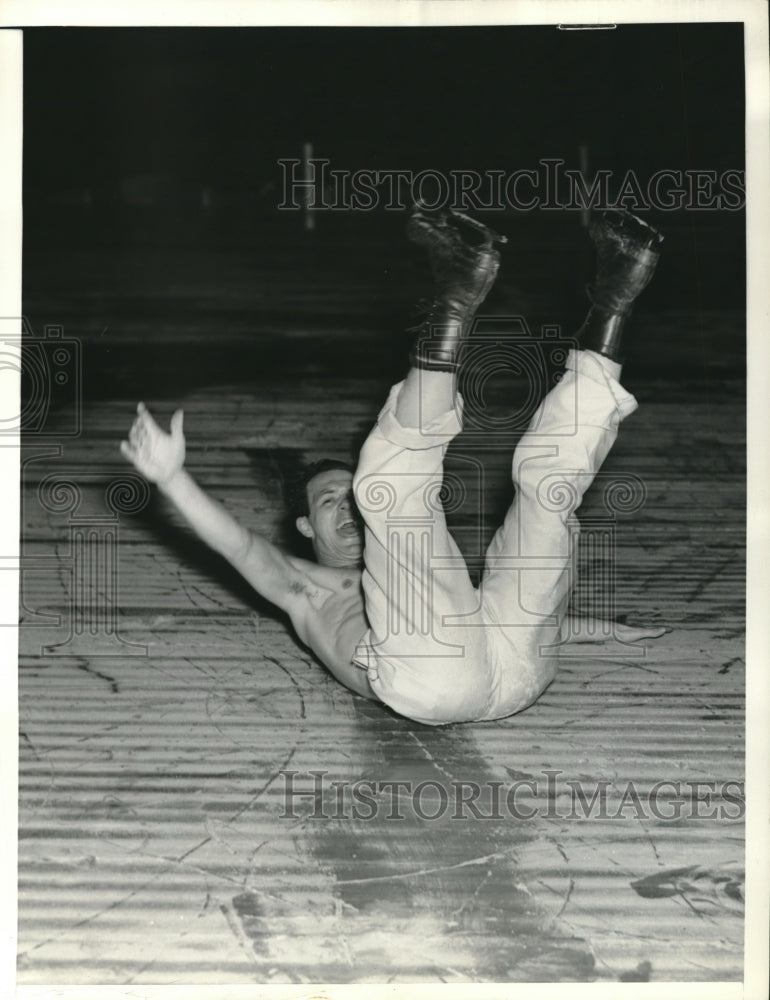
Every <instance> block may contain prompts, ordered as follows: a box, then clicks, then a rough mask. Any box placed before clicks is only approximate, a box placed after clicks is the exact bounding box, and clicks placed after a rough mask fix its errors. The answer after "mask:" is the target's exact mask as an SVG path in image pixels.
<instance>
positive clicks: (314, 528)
mask: <svg viewBox="0 0 770 1000" xmlns="http://www.w3.org/2000/svg"><path fill="white" fill-rule="evenodd" d="M409 235H410V238H411V239H413V240H414V241H415V242H417V243H419V244H421V245H422V246H424V247H425V248H426V249H427V252H428V254H429V257H430V262H431V266H432V270H433V275H434V281H435V296H434V300H433V305H432V307H431V311H430V314H429V315H428V317H427V319H426V321H425V324H424V327H423V332H422V335H418V338H417V342H416V344H415V347H414V349H413V351H412V354H411V357H410V362H411V367H410V370H409V372H408V374H407V376H406V379H405V380H404V381H403V382H401V383H399V384H398V385H396V386H394V387H393V389H392V390H391V392H390V395H389V396H388V399H387V401H386V403H385V406H384V407H383V409H382V411H381V412H380V415H379V417H378V418H377V422H376V424H375V426H374V428H373V430H372V432H371V433H370V435H369V437H368V439H367V441H366V443H365V444H364V447H363V449H362V451H361V455H360V458H359V462H358V467H357V469H356V470H355V473H354V472H353V471H352V470H351V469H350V468H348V467H346V466H345V465H344V463H338V462H330V461H326V462H321V463H316V464H315V465H314V466H310V467H309V468H308V470H307V475H306V476H305V479H304V481H303V482H302V484H301V496H300V501H301V505H302V506H301V509H299V510H298V512H297V513H298V515H299V516H298V517H297V520H296V525H297V529H298V530H299V531H300V532H301V533H302V534H303V535H304V536H306V537H307V538H308V539H310V541H311V543H312V546H313V551H314V553H315V558H316V561H315V562H312V561H309V560H306V559H300V558H297V557H295V556H293V555H291V554H289V553H286V552H284V551H283V550H281V549H279V548H278V547H276V546H275V545H274V544H273V543H272V542H270V541H269V540H268V539H267V538H264V537H263V536H261V535H257V534H255V533H254V532H252V531H250V530H249V529H248V528H245V527H244V526H243V525H241V524H239V523H238V522H237V521H236V520H235V519H234V518H233V517H232V516H231V515H230V514H229V513H228V512H227V511H226V510H225V509H224V507H222V506H221V505H220V504H219V503H218V502H216V501H215V500H213V499H212V498H211V497H209V496H207V494H206V493H204V492H203V490H201V488H200V487H199V486H198V485H197V484H196V482H195V481H194V480H193V478H192V476H191V475H190V474H189V472H187V470H186V469H185V468H184V459H185V440H184V435H183V433H182V412H181V411H177V412H176V413H175V414H174V416H173V417H172V419H171V433H170V434H167V433H165V432H164V431H162V430H161V429H160V428H159V427H158V425H157V424H156V422H155V421H154V420H153V418H152V416H151V415H150V413H149V412H148V410H147V409H146V407H145V406H144V405H143V404H142V403H140V404H139V406H138V407H137V417H136V419H135V421H134V423H133V426H132V427H131V430H130V433H129V435H128V441H123V442H122V444H121V451H122V452H123V454H124V455H125V457H126V458H128V459H129V460H130V461H131V462H133V463H134V465H135V466H136V468H137V469H138V470H139V472H141V473H142V474H143V475H144V476H145V477H146V478H147V479H149V480H150V481H151V482H154V483H156V484H157V486H158V488H159V489H160V491H161V492H162V493H163V494H164V495H165V496H166V497H167V498H168V499H169V500H170V501H171V502H172V503H173V504H174V505H175V506H176V508H177V509H178V510H179V512H180V513H181V514H182V515H183V517H184V518H185V519H186V521H187V522H188V523H189V525H190V526H191V527H192V528H193V530H194V531H195V532H196V533H197V534H198V535H199V537H200V538H201V539H202V540H203V541H204V542H206V543H207V544H208V545H209V546H211V547H212V548H213V549H215V550H216V551H217V552H219V553H220V554H221V555H223V556H224V557H225V559H227V560H228V561H229V562H230V563H231V564H232V565H233V566H234V567H235V569H236V570H238V572H239V573H240V574H241V575H242V576H243V577H244V578H245V579H246V580H247V581H248V582H249V583H250V584H251V585H252V587H254V589H255V590H256V591H258V593H260V594H261V595H262V596H263V597H265V598H267V599H268V600H269V601H271V602H272V603H274V604H276V605H277V606H278V607H279V608H281V609H282V610H284V611H285V612H286V613H287V614H288V615H289V617H290V619H291V621H292V624H293V626H294V629H295V630H296V633H297V635H298V636H299V638H300V639H301V640H302V642H303V643H305V644H306V645H307V646H309V647H310V648H311V649H312V650H313V652H314V653H315V654H316V656H317V657H318V659H319V660H321V662H322V663H324V664H325V665H326V667H327V668H328V669H329V671H330V672H331V673H332V674H333V675H334V676H335V677H336V678H337V679H338V680H339V681H341V682H342V683H343V684H345V685H346V686H347V687H349V688H351V689H352V690H353V691H355V692H357V693H358V694H361V695H364V696H366V697H369V698H374V699H378V700H380V701H382V702H384V703H385V704H387V705H389V706H390V707H391V708H393V709H394V710H395V711H397V712H399V713H401V714H402V715H405V716H407V717H409V718H411V719H414V720H416V721H417V722H421V723H425V724H428V725H441V724H444V723H449V722H471V721H482V720H488V719H498V718H502V717H504V716H507V715H511V714H512V713H514V712H519V711H521V710H522V709H524V708H526V707H527V706H528V705H531V704H532V702H534V701H535V700H536V699H537V698H538V697H539V695H540V694H541V693H542V692H543V691H544V690H545V688H546V687H547V686H548V685H549V684H550V682H551V681H552V680H553V678H554V675H555V673H556V669H557V666H558V655H557V650H558V646H559V644H560V643H561V642H562V641H563V639H564V638H565V637H567V638H568V637H569V635H570V632H571V630H570V628H569V626H568V619H567V607H568V604H569V597H570V589H571V586H572V581H573V578H574V577H573V572H572V570H573V566H572V562H573V559H574V541H575V538H576V527H575V526H576V519H575V516H574V512H575V510H576V509H577V507H578V506H579V505H580V503H581V501H582V498H583V494H584V493H585V491H586V489H587V488H588V487H589V485H590V484H591V482H592V480H593V478H594V476H595V475H596V473H597V472H598V471H599V469H600V468H601V465H602V462H603V461H604V459H605V457H606V456H607V453H608V452H609V450H610V448H611V447H612V445H613V442H614V441H615V438H616V436H617V431H618V427H619V424H620V422H621V420H622V419H623V418H624V417H626V416H627V415H628V414H629V413H631V412H632V411H633V410H634V409H635V408H636V401H635V400H634V398H633V397H632V396H631V395H630V394H629V393H628V392H626V390H625V389H623V387H622V386H621V385H620V382H619V377H620V372H621V359H622V353H621V338H622V334H623V329H624V326H625V322H626V319H627V317H628V315H629V313H630V311H631V308H632V306H633V303H634V301H635V299H636V297H637V296H638V294H639V293H640V292H641V291H642V290H643V289H644V287H645V286H646V285H647V283H648V282H649V280H650V279H651V277H652V275H653V272H654V270H655V266H656V264H657V260H658V247H659V244H660V242H661V240H662V237H661V236H660V235H659V234H658V233H657V232H655V230H653V229H652V228H651V227H650V226H648V225H647V224H646V223H644V222H642V221H641V220H639V219H637V218H635V217H634V216H631V215H629V214H628V213H617V212H616V213H608V214H607V215H605V216H604V217H602V218H601V219H598V220H596V221H595V222H594V223H593V224H592V226H591V236H592V239H593V241H594V243H595V244H596V248H597V256H598V266H597V274H596V278H595V281H594V284H593V285H592V287H591V291H590V297H591V301H592V304H591V307H590V309H589V312H588V315H587V317H586V320H585V322H584V324H583V326H582V327H581V329H580V330H579V332H578V334H577V342H578V343H579V345H580V349H579V350H573V351H571V352H570V354H569V356H568V358H567V362H566V370H565V373H564V376H563V377H562V379H561V381H559V382H558V384H557V385H556V386H555V388H553V389H552V390H551V391H550V392H549V393H548V394H547V395H546V396H545V398H544V399H543V401H542V402H541V404H540V407H539V409H538V411H537V412H536V414H535V416H534V417H533V419H532V422H531V424H530V427H529V429H528V430H527V432H526V433H525V434H524V435H523V436H522V438H521V440H520V442H519V444H518V445H517V447H516V450H515V452H514V455H513V482H514V486H515V497H514V500H513V504H512V505H511V508H510V510H509V511H508V513H507V515H506V518H505V521H504V523H503V524H502V526H501V527H500V529H499V530H498V532H497V534H496V535H495V537H494V538H493V540H492V542H491V544H490V546H489V548H488V550H487V553H486V558H485V566H484V572H483V575H482V579H481V583H480V586H479V587H478V588H476V587H474V586H473V584H472V582H471V579H470V576H469V574H468V571H467V568H466V566H465V563H464V562H463V559H462V556H461V554H460V552H459V550H458V548H457V546H456V544H455V542H454V540H453V539H452V537H451V535H450V534H449V532H448V530H447V526H446V521H445V517H444V513H443V510H442V509H441V505H440V502H439V501H438V499H437V498H438V495H439V492H440V487H441V483H442V479H443V461H444V455H445V453H446V450H447V447H448V445H449V443H450V442H451V441H452V439H453V438H454V437H455V436H456V435H457V434H458V433H459V431H460V429H461V420H462V409H463V401H462V398H461V397H460V395H459V394H458V392H457V386H456V375H457V368H458V359H459V355H460V353H461V348H462V345H463V341H464V338H465V337H466V336H467V334H468V332H469V331H470V327H471V323H472V320H473V318H474V315H475V312H476V310H477V308H478V307H479V305H480V304H481V303H482V302H483V300H484V298H485V296H486V295H487V293H488V292H489V290H490V288H491V286H492V284H493V282H494V280H495V277H496V274H497V269H498V266H499V253H498V251H497V249H496V243H498V242H501V237H499V236H497V235H496V234H495V233H493V232H492V231H491V230H489V229H488V228H487V227H485V226H483V225H482V224H481V223H479V222H476V221H475V220H473V219H470V218H468V217H467V216H465V215H462V214H460V213H456V212H444V211H442V212H435V213H434V212H426V211H424V210H421V209H419V208H418V209H416V210H415V211H414V213H413V215H412V217H411V219H410V222H409ZM554 482H558V483H560V484H563V486H564V488H565V490H566V492H565V494H564V495H566V496H568V497H569V498H570V500H569V503H568V504H566V505H565V504H562V505H561V507H560V508H559V507H558V505H553V504H545V503H544V502H543V494H542V490H543V487H544V484H547V483H554ZM555 507H556V508H558V509H555ZM362 521H363V533H362V528H361V522H362ZM399 524H403V525H410V526H412V527H411V528H410V529H408V530H407V529H406V528H405V529H404V530H402V531H399V528H398V525H399ZM415 525H416V526H417V530H414V526H415ZM426 539H427V541H426ZM618 628H619V627H618ZM661 631H663V630H657V631H655V630H653V631H650V630H633V629H625V630H621V631H620V632H619V633H618V632H616V634H618V635H619V636H620V637H622V638H624V639H626V640H629V641H630V640H633V639H638V638H645V637H653V636H655V635H659V634H660V632H661Z"/></svg>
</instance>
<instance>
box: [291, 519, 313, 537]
mask: <svg viewBox="0 0 770 1000" xmlns="http://www.w3.org/2000/svg"><path fill="white" fill-rule="evenodd" d="M294 523H295V524H296V526H297V531H298V532H299V533H300V535H304V536H305V538H313V537H314V536H315V532H314V531H313V526H312V525H311V523H310V521H308V519H307V518H306V517H298V518H297V520H296V521H295V522H294Z"/></svg>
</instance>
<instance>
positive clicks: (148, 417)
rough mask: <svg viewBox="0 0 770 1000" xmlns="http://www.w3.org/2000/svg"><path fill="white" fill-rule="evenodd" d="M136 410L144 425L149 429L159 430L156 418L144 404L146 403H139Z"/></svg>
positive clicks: (140, 421) (138, 418) (139, 419)
mask: <svg viewBox="0 0 770 1000" xmlns="http://www.w3.org/2000/svg"><path fill="white" fill-rule="evenodd" d="M136 412H137V414H138V416H137V418H136V419H137V420H138V421H139V423H140V424H141V425H142V426H144V427H146V428H147V430H148V431H157V430H159V427H158V425H157V424H156V422H155V418H154V417H153V415H152V414H151V413H150V411H149V410H148V409H147V407H146V406H145V405H144V403H139V405H138V406H137V408H136Z"/></svg>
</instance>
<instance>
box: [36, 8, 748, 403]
mask: <svg viewBox="0 0 770 1000" xmlns="http://www.w3.org/2000/svg"><path fill="white" fill-rule="evenodd" d="M24 87H25V126H24V127H25V134H24V213H25V231H24V254H25V257H24V296H25V311H26V313H27V315H28V317H29V319H30V321H31V323H32V325H33V327H35V329H36V331H38V330H39V329H40V328H41V327H42V326H43V325H44V324H46V323H51V322H53V323H63V324H64V325H65V327H66V329H67V331H68V332H69V333H72V334H73V335H74V336H77V337H78V338H80V339H81V340H82V341H83V342H84V344H86V345H87V347H88V349H87V350H86V351H85V376H86V377H85V385H86V389H87V391H88V392H91V393H98V392H106V393H111V394H113V395H114V394H125V395H127V396H132V395H133V394H135V392H136V390H137V385H136V379H135V378H134V375H135V374H136V375H138V376H140V377H141V380H142V381H143V382H146V381H147V379H148V378H150V379H152V378H153V377H157V378H158V379H159V380H163V379H166V380H167V381H168V379H170V378H176V379H177V380H178V387H179V390H180V391H181V390H183V389H185V388H187V387H189V386H191V385H198V384H206V382H207V380H208V381H212V380H213V381H217V380H221V379H227V378H228V375H229V374H230V373H232V372H233V371H236V372H237V374H238V375H239V376H243V375H244V373H245V372H247V371H248V370H249V368H253V367H254V365H255V364H256V363H257V362H258V363H259V364H260V365H261V366H262V367H263V368H264V366H265V365H267V366H271V365H272V366H274V368H275V370H276V371H278V370H284V369H285V366H286V365H289V364H293V363H296V350H295V349H294V348H292V349H291V350H289V351H287V349H286V344H285V337H284V338H283V339H282V335H283V334H285V332H286V330H288V329H290V330H292V331H294V333H296V332H297V328H298V327H301V329H302V331H303V335H304V336H306V338H307V340H308V347H307V350H308V352H309V355H313V351H314V350H316V352H317V357H316V362H317V364H318V365H322V364H323V363H324V360H323V359H327V360H329V363H330V364H332V365H333V366H335V368H336V370H340V369H341V368H343V369H344V365H345V364H346V363H349V361H350V358H351V357H353V358H354V359H358V360H356V361H355V363H356V364H358V363H360V359H361V357H362V356H365V357H366V358H369V359H371V360H373V362H374V363H375V364H376V365H379V366H380V367H382V366H383V365H384V374H385V375H387V377H391V376H393V375H395V374H397V372H398V369H399V366H402V365H403V358H404V353H403V350H402V349H403V348H404V345H405V343H406V341H402V340H399V339H398V335H395V336H396V340H393V339H389V338H392V337H393V336H394V334H393V331H398V330H402V329H403V327H404V325H406V324H407V321H408V318H409V306H410V304H411V302H412V301H413V300H414V298H415V296H416V294H417V293H418V292H421V293H422V294H424V293H425V292H426V291H427V289H426V287H425V281H426V272H425V270H424V265H423V262H422V261H421V260H420V259H419V258H418V257H417V256H415V255H414V253H413V251H412V249H411V248H410V247H409V246H408V244H406V242H405V240H404V236H403V227H404V221H405V219H404V217H403V215H402V214H401V213H392V212H391V213H388V212H386V211H384V210H383V209H381V208H378V209H376V210H375V211H372V212H362V211H350V212H341V213H330V212H327V213H323V214H321V215H319V216H318V220H317V227H316V231H315V232H314V233H307V232H305V231H304V230H303V227H302V219H301V216H300V213H298V212H285V211H283V212H280V211H278V210H277V205H278V204H279V202H280V201H281V198H282V195H281V190H280V184H281V176H282V175H281V170H280V169H279V166H278V163H277V161H278V159H280V158H287V157H299V156H300V155H301V150H302V144H303V142H308V141H309V142H312V143H313V150H314V154H315V155H316V156H322V157H328V158H329V159H330V160H331V161H332V164H331V165H332V167H336V168H343V169H344V168H348V169H353V168H356V167H366V168H370V169H394V168H399V169H411V170H414V171H418V170H421V169H426V168H430V169H436V170H457V169H475V170H479V171H482V172H484V171H488V170H495V169H498V170H505V171H506V172H510V171H513V170H516V169H520V168H529V169H533V168H536V167H537V165H538V162H539V161H540V160H542V159H543V158H545V157H562V158H563V159H564V160H565V161H566V166H567V167H573V168H575V167H577V166H578V164H579V160H578V147H579V145H580V144H584V145H585V146H586V147H587V149H588V151H589V156H590V167H591V168H592V169H608V170H611V171H613V177H614V178H615V182H616V183H617V182H618V180H617V179H619V178H621V177H622V176H623V174H624V173H625V172H626V171H628V170H630V169H632V170H634V171H635V172H636V174H637V176H639V178H640V179H641V180H642V182H643V183H644V181H645V180H646V179H647V178H648V177H649V176H650V175H651V174H653V173H654V172H655V171H657V170H661V169H670V170H715V171H717V172H722V171H724V170H727V169H731V170H742V169H743V167H744V96H743V95H744V74H743V38H742V24H740V23H736V24H671V25H655V24H647V25H626V26H620V27H618V28H617V29H616V30H612V31H559V30H558V29H557V28H556V27H555V26H553V27H551V26H534V27H506V26H498V27H491V28H490V27H478V28H477V27H456V28H437V29H434V28H431V29H422V28H417V29H413V28H409V29H396V28H375V29H370V28H342V29H340V28H280V29H276V28H246V29H237V30H232V29H217V28H201V29H153V28H147V29H84V28H77V29H66V28H55V29H48V28H46V29H32V30H27V31H25V72H24ZM645 214H646V217H647V218H648V219H649V220H650V221H652V222H653V223H654V224H656V225H659V226H660V227H661V228H662V229H663V230H664V232H665V234H666V238H667V243H666V255H665V261H664V265H662V266H661V268H660V270H659V274H658V276H657V277H656V280H655V282H654V284H653V286H652V287H651V289H650V290H649V291H648V292H647V293H646V297H645V307H644V315H645V316H647V317H656V318H657V320H658V322H656V323H655V324H654V330H653V333H652V334H651V335H650V336H651V337H652V341H648V342H647V344H646V346H645V347H644V348H643V349H639V348H635V351H636V369H635V370H636V371H637V372H638V373H647V374H649V375H651V374H655V373H658V374H659V373H660V372H661V362H663V363H668V364H669V365H671V366H673V367H674V368H675V369H676V370H677V371H679V372H680V373H682V374H687V373H691V372H692V371H695V372H696V373H701V374H702V373H703V372H711V373H712V374H713V375H724V374H727V375H739V376H742V375H743V372H744V366H745V352H744V339H745V338H744V320H743V309H744V299H745V253H744V243H745V226H744V212H743V211H742V210H741V211H726V210H721V211H713V210H712V211H694V210H687V209H682V210H679V211H673V212H656V211H654V210H653V211H650V212H648V213H645ZM487 218H488V221H490V223H491V224H493V225H495V226H497V227H498V228H500V229H501V230H502V231H503V232H505V233H506V234H507V235H508V237H509V241H510V242H509V246H508V248H507V250H506V257H505V259H504V264H503V275H504V276H505V277H504V278H502V276H501V281H499V282H498V286H497V288H496V289H495V292H494V293H493V296H492V297H491V298H490V300H489V308H490V309H492V311H497V312H498V313H511V312H516V313H522V314H524V315H526V316H527V318H528V320H529V322H530V323H531V324H534V325H535V326H536V325H537V324H538V323H540V322H556V323H559V324H563V325H564V326H565V328H567V329H569V330H572V329H575V327H576V325H577V324H578V323H579V321H580V318H581V314H582V311H583V310H584V307H585V299H584V297H583V286H584V284H585V282H586V280H587V279H588V278H589V277H590V270H591V267H592V252H591V250H590V246H589V245H588V242H587V238H586V235H585V231H584V230H583V229H582V228H581V225H580V218H579V213H577V212H575V211H566V210H565V211H555V212H553V211H552V212H546V211H537V210H536V211H534V212H517V211H512V210H508V211H506V212H505V213H499V212H498V213H488V214H487ZM348 292H350V294H348ZM297 293H298V294H297ZM335 295H336V297H337V301H336V304H330V300H331V299H333V298H334V296H335ZM640 311H641V310H640ZM207 323H208V326H206V324H207ZM204 327H206V330H204V329H203V328H204ZM335 330H336V334H338V335H339V336H335V335H333V334H334V331H335ZM351 330H352V332H350V331H351ZM356 330H358V331H360V330H369V331H372V332H373V336H372V339H371V340H370V341H367V344H366V350H364V351H361V350H360V337H359V338H358V340H357V339H356V333H355V331H356ZM346 331H348V332H347V333H346ZM375 333H377V336H374V334H375ZM246 336H249V337H250V338H251V347H250V348H247V347H246V346H244V344H243V343H240V345H238V346H235V345H234V344H233V340H236V341H237V340H239V338H240V340H243V338H245V337H246ZM169 337H170V338H171V339H172V340H174V339H175V338H177V339H178V338H179V337H187V338H191V339H192V340H193V341H195V342H196V343H197V345H198V346H197V348H196V352H195V357H192V358H191V357H188V358H187V359H186V361H185V365H184V366H183V367H184V372H180V371H179V370H177V369H178V368H179V365H178V363H177V364H176V365H175V364H174V363H173V360H174V358H173V355H174V351H175V349H172V350H171V354H169V349H168V347H167V341H168V339H169ZM656 338H657V339H656ZM215 342H218V343H219V349H216V350H215V349H214V347H213V346H212V345H214V344H215ZM136 343H143V344H145V354H144V355H143V358H142V365H141V368H140V369H139V370H138V371H136V372H134V370H133V369H132V357H134V354H132V351H131V350H130V349H129V348H128V346H127V345H131V346H133V345H135V344H136ZM257 345H258V350H259V356H258V357H257V355H256V353H255V351H256V350H257ZM335 345H336V347H335ZM153 352H154V353H153ZM176 356H177V358H178V351H176ZM89 366H90V367H89ZM631 377H632V378H633V372H632V374H631ZM172 389H173V386H172Z"/></svg>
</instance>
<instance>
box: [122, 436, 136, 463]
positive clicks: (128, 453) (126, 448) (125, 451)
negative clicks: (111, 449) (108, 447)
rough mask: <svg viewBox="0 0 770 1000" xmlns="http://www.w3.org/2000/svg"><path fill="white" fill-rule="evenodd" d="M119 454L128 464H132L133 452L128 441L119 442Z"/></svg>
mask: <svg viewBox="0 0 770 1000" xmlns="http://www.w3.org/2000/svg"><path fill="white" fill-rule="evenodd" d="M120 452H121V454H122V455H124V456H125V457H126V458H127V459H128V460H129V462H133V460H134V454H135V452H134V449H133V448H132V447H131V445H130V444H129V443H128V441H121V442H120Z"/></svg>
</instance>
